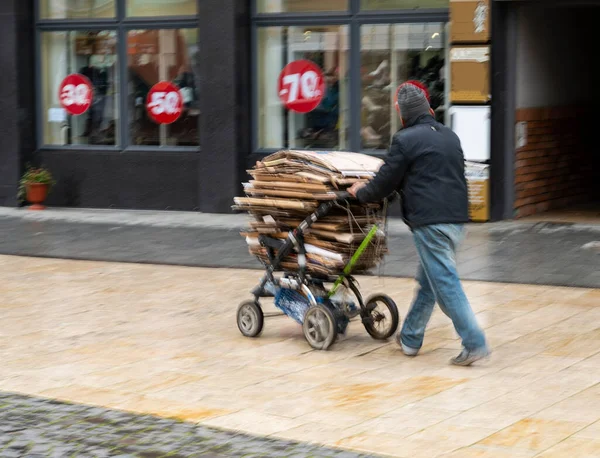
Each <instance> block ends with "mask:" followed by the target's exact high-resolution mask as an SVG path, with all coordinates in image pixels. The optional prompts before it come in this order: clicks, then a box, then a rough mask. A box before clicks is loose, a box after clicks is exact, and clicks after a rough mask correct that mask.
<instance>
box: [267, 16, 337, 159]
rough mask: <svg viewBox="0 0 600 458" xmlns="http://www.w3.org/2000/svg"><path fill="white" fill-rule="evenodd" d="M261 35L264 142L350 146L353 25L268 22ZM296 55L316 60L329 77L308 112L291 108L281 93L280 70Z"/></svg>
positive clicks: (285, 145)
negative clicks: (279, 24) (277, 24)
mask: <svg viewBox="0 0 600 458" xmlns="http://www.w3.org/2000/svg"><path fill="white" fill-rule="evenodd" d="M258 40H259V41H258V74H257V75H256V76H257V82H258V97H259V103H258V113H257V115H258V124H259V137H258V146H259V148H305V149H310V148H314V149H345V148H347V138H348V129H347V121H348V119H349V117H348V112H347V111H348V105H347V99H348V96H347V94H348V92H347V91H348V58H349V55H348V27H347V26H341V27H340V26H319V27H266V28H261V29H259V33H258ZM297 60H309V61H311V62H313V63H314V64H316V66H318V67H319V69H320V70H321V73H322V74H323V75H324V79H325V93H324V95H323V98H322V99H321V101H320V103H319V104H318V106H317V107H316V108H314V109H313V110H312V111H310V112H308V113H298V112H295V111H290V110H287V109H286V107H285V106H284V105H283V103H282V101H281V99H280V97H279V92H278V82H279V75H280V73H281V71H282V70H283V68H284V67H285V66H286V65H287V64H288V63H290V62H292V61H297Z"/></svg>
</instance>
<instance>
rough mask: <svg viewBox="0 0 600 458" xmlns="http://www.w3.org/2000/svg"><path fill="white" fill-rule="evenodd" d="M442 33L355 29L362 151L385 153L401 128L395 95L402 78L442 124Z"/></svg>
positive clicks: (433, 27) (420, 28) (425, 28)
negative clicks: (423, 92) (418, 89)
mask: <svg viewBox="0 0 600 458" xmlns="http://www.w3.org/2000/svg"><path fill="white" fill-rule="evenodd" d="M444 61H445V32H444V25H443V24H432V23H426V24H396V25H368V26H362V27H361V75H362V81H361V86H362V109H361V120H362V121H361V131H360V133H361V139H362V148H363V149H365V150H368V149H387V148H388V147H389V145H390V140H391V137H392V136H393V135H394V134H395V133H396V132H397V131H398V130H400V129H401V127H402V125H401V122H400V119H399V117H398V115H397V113H396V109H395V106H394V97H395V91H396V89H397V88H398V86H399V85H400V84H402V83H404V82H406V81H408V80H417V81H420V82H421V83H423V84H424V85H425V86H426V87H427V89H428V91H429V94H430V97H431V107H432V108H433V109H434V110H435V112H436V118H437V119H438V121H440V122H444V117H445V110H446V96H445V67H444Z"/></svg>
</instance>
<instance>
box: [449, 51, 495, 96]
mask: <svg viewBox="0 0 600 458" xmlns="http://www.w3.org/2000/svg"><path fill="white" fill-rule="evenodd" d="M490 63H491V62H490V47H489V46H453V47H452V48H451V49H450V72H451V87H450V101H451V103H471V104H472V103H488V102H489V101H490V100H491V98H492V96H491V87H490Z"/></svg>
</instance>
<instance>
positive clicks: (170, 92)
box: [146, 81, 183, 124]
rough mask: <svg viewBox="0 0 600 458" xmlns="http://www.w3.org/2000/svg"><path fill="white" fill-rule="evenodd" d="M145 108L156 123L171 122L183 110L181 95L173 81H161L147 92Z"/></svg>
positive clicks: (177, 117) (176, 118)
mask: <svg viewBox="0 0 600 458" xmlns="http://www.w3.org/2000/svg"><path fill="white" fill-rule="evenodd" d="M146 109H147V110H148V114H149V115H150V117H151V118H152V119H153V120H154V121H155V122H156V123H157V124H172V123H174V122H175V121H177V120H178V119H179V117H180V116H181V113H182V112H183V96H182V95H181V92H180V91H179V88H178V87H177V86H175V85H174V84H173V83H170V82H168V81H161V82H160V83H157V84H155V85H154V86H153V87H152V89H150V92H148V98H147V100H146Z"/></svg>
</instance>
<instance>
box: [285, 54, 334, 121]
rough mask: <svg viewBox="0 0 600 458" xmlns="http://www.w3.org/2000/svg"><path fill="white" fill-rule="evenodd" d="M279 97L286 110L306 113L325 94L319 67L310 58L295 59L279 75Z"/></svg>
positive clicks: (315, 106) (323, 81)
mask: <svg viewBox="0 0 600 458" xmlns="http://www.w3.org/2000/svg"><path fill="white" fill-rule="evenodd" d="M278 91H279V98H280V99H281V102H282V103H283V104H284V105H285V107H286V108H287V109H288V110H292V111H296V112H298V113H308V112H310V111H313V110H314V109H315V108H317V107H318V106H319V104H320V103H321V101H322V100H323V97H324V96H325V80H324V78H323V73H322V72H321V69H320V68H319V67H318V66H317V65H316V64H314V63H313V62H311V61H310V60H296V61H293V62H290V63H289V64H287V65H286V66H285V68H284V69H283V70H282V71H281V74H280V75H279V84H278Z"/></svg>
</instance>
